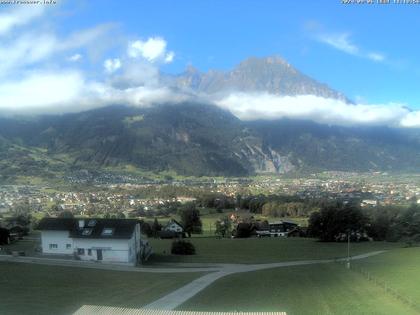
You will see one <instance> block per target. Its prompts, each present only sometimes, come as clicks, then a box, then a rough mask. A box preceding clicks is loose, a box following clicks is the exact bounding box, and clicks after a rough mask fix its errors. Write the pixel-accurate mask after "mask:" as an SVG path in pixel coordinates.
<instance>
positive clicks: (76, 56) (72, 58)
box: [67, 54, 83, 62]
mask: <svg viewBox="0 0 420 315" xmlns="http://www.w3.org/2000/svg"><path fill="white" fill-rule="evenodd" d="M82 58H83V56H82V55H81V54H74V55H72V56H70V57H68V58H67V60H68V61H71V62H77V61H80V60H82Z"/></svg>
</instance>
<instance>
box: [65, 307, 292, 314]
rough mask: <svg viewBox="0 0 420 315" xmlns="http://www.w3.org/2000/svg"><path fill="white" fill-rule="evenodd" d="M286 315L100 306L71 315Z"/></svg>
mask: <svg viewBox="0 0 420 315" xmlns="http://www.w3.org/2000/svg"><path fill="white" fill-rule="evenodd" d="M90 314H98V315H114V314H126V315H287V313H286V312H279V311H276V312H237V311H235V312H200V311H173V310H154V309H144V308H125V307H112V306H102V305H83V306H82V307H81V308H79V309H78V310H77V311H76V312H75V313H74V314H73V315H90Z"/></svg>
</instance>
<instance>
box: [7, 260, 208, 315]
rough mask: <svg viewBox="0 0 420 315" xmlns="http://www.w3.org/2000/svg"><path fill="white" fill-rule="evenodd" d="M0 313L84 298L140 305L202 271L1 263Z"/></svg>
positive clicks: (68, 307) (53, 308) (71, 308)
mask: <svg viewBox="0 0 420 315" xmlns="http://www.w3.org/2000/svg"><path fill="white" fill-rule="evenodd" d="M0 274H1V276H0V301H1V302H0V314H2V315H8V314H10V315H12V314H55V315H60V314H71V313H73V312H75V311H76V310H77V309H78V308H80V307H81V306H82V305H84V304H93V305H108V306H124V307H133V308H139V307H142V306H144V305H147V304H149V303H151V302H153V301H154V300H156V299H158V298H159V297H161V296H163V295H165V294H167V293H170V292H171V291H173V290H175V289H176V288H178V287H181V286H183V285H184V284H186V283H188V282H191V281H192V280H193V279H195V278H197V277H198V276H199V275H200V274H197V273H178V274H159V273H141V272H122V271H109V270H95V269H85V268H77V267H59V266H44V265H33V264H22V263H0Z"/></svg>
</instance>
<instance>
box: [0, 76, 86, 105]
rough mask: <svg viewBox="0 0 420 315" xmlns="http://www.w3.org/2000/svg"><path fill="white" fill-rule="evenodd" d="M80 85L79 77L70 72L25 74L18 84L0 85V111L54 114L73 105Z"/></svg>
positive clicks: (16, 81) (80, 79)
mask: <svg viewBox="0 0 420 315" xmlns="http://www.w3.org/2000/svg"><path fill="white" fill-rule="evenodd" d="M83 82H84V79H83V76H82V75H81V74H80V73H77V72H74V71H68V72H66V71H63V72H61V73H48V72H45V73H39V72H34V73H29V74H28V75H26V76H25V77H23V78H20V79H19V80H15V81H9V82H4V83H1V84H0V109H6V110H12V111H22V110H24V111H26V110H28V109H29V110H43V109H44V110H51V109H52V110H54V107H56V106H60V105H66V104H68V103H70V102H72V101H76V100H77V98H78V96H79V94H80V92H81V91H82V88H83Z"/></svg>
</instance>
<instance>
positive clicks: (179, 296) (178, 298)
mask: <svg viewBox="0 0 420 315" xmlns="http://www.w3.org/2000/svg"><path fill="white" fill-rule="evenodd" d="M383 252H384V251H375V252H370V253H366V254H362V255H357V256H352V257H351V260H358V259H364V258H368V257H371V256H375V255H379V254H381V253H383ZM346 260H347V258H340V259H318V260H298V261H285V262H278V263H268V264H194V263H191V264H189V263H178V264H177V263H173V264H162V267H153V268H149V267H134V266H129V265H126V266H121V265H112V264H103V263H96V262H87V261H77V260H65V259H54V258H43V257H14V256H10V255H0V262H1V261H4V262H18V263H29V264H40V265H49V266H64V267H76V268H92V269H102V270H115V271H126V272H153V273H181V272H206V273H207V274H206V275H204V276H202V277H200V278H197V279H195V280H193V281H192V282H190V283H189V284H187V285H185V286H183V287H181V288H179V289H177V290H175V291H173V292H171V293H169V294H167V295H165V296H164V297H162V298H160V299H158V300H156V301H155V302H153V303H151V304H149V305H147V306H145V307H144V308H147V309H162V310H173V309H175V308H176V307H178V306H179V305H181V304H183V303H184V302H186V301H187V300H189V299H190V298H191V297H193V296H194V295H196V294H197V293H198V292H200V291H202V290H204V289H205V288H206V287H208V286H209V285H210V284H212V283H213V282H215V281H216V280H218V279H220V278H223V277H225V276H227V275H231V274H235V273H241V272H251V271H257V270H265V269H272V268H281V267H290V266H303V265H313V264H326V263H331V262H335V261H346Z"/></svg>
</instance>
